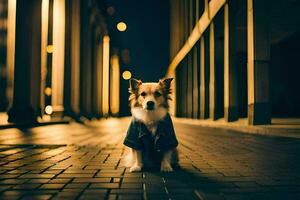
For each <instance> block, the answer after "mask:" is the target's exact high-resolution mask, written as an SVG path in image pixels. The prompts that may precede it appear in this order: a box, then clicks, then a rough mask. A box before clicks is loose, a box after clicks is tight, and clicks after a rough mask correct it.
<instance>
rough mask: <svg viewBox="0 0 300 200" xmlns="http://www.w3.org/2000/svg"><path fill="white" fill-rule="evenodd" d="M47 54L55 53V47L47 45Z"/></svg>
mask: <svg viewBox="0 0 300 200" xmlns="http://www.w3.org/2000/svg"><path fill="white" fill-rule="evenodd" d="M46 49H47V53H53V45H47V48H46Z"/></svg>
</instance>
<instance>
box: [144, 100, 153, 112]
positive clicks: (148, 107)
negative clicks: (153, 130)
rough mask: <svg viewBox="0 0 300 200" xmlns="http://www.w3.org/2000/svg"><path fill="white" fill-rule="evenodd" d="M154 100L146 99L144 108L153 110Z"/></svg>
mask: <svg viewBox="0 0 300 200" xmlns="http://www.w3.org/2000/svg"><path fill="white" fill-rule="evenodd" d="M154 105H155V104H154V102H153V101H148V102H147V107H146V109H147V110H154Z"/></svg>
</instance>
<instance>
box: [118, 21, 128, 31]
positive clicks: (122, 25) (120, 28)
mask: <svg viewBox="0 0 300 200" xmlns="http://www.w3.org/2000/svg"><path fill="white" fill-rule="evenodd" d="M117 29H118V31H120V32H123V31H126V29H127V25H126V24H125V23H124V22H119V23H118V24H117Z"/></svg>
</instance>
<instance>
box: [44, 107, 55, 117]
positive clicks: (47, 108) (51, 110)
mask: <svg viewBox="0 0 300 200" xmlns="http://www.w3.org/2000/svg"><path fill="white" fill-rule="evenodd" d="M45 113H46V114H48V115H51V114H52V113H53V108H52V106H50V105H48V106H46V108H45Z"/></svg>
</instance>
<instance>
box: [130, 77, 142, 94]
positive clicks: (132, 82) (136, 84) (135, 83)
mask: <svg viewBox="0 0 300 200" xmlns="http://www.w3.org/2000/svg"><path fill="white" fill-rule="evenodd" d="M129 83H130V89H131V90H132V91H135V90H137V89H139V86H140V85H142V81H141V80H137V79H134V78H132V79H130V81H129Z"/></svg>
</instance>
